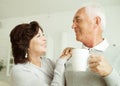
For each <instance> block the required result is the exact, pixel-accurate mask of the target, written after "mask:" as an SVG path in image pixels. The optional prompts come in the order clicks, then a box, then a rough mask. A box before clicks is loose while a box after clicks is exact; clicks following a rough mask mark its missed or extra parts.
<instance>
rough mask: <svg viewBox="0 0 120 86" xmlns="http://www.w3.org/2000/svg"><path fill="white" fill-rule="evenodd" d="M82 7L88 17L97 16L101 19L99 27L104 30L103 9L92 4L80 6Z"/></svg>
mask: <svg viewBox="0 0 120 86" xmlns="http://www.w3.org/2000/svg"><path fill="white" fill-rule="evenodd" d="M83 7H84V8H85V9H86V10H87V12H88V13H89V14H90V17H92V16H93V17H95V16H98V17H100V18H101V26H102V29H103V30H104V29H105V26H106V18H105V12H104V10H103V8H102V7H101V6H100V5H94V4H90V5H84V6H82V8H83Z"/></svg>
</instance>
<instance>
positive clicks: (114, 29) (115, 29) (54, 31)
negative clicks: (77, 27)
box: [0, 6, 120, 59]
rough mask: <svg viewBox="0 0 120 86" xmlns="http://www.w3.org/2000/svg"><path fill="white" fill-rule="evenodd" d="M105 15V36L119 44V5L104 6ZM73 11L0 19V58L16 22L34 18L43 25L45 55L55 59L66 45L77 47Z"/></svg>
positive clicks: (5, 56)
mask: <svg viewBox="0 0 120 86" xmlns="http://www.w3.org/2000/svg"><path fill="white" fill-rule="evenodd" d="M105 8H106V15H107V27H106V30H105V31H106V32H105V34H104V35H105V36H106V37H107V38H108V39H109V41H110V42H112V43H113V44H116V45H120V40H119V39H118V38H117V37H119V32H120V29H119V28H120V25H119V24H120V23H119V22H120V21H119V20H120V17H119V15H120V7H118V6H115V7H105ZM74 13H75V11H69V12H60V13H51V14H41V15H37V16H29V17H19V18H10V19H3V20H1V22H2V26H1V28H0V58H1V57H4V58H7V56H8V55H7V53H8V47H9V46H10V43H9V31H10V30H11V29H12V28H13V27H14V26H16V25H17V24H20V23H23V22H30V21H32V20H36V21H38V22H39V24H40V25H41V26H42V27H43V29H44V31H45V33H46V34H47V38H48V53H47V57H50V58H51V59H56V58H58V57H59V56H60V54H61V52H62V49H63V48H65V47H67V46H72V47H73V46H74V47H79V46H81V44H79V43H78V42H77V41H76V40H75V35H74V32H73V30H72V29H71V25H72V18H73V15H74Z"/></svg>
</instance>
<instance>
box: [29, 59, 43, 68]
mask: <svg viewBox="0 0 120 86" xmlns="http://www.w3.org/2000/svg"><path fill="white" fill-rule="evenodd" d="M29 61H30V62H31V63H32V64H34V65H36V66H39V67H41V59H40V57H29Z"/></svg>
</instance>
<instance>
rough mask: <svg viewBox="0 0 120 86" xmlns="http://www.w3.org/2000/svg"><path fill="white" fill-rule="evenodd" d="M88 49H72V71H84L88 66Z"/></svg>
mask: <svg viewBox="0 0 120 86" xmlns="http://www.w3.org/2000/svg"><path fill="white" fill-rule="evenodd" d="M88 57H89V50H87V49H80V48H75V49H73V50H72V57H71V62H72V70H73V71H86V70H87V66H88V64H87V63H88Z"/></svg>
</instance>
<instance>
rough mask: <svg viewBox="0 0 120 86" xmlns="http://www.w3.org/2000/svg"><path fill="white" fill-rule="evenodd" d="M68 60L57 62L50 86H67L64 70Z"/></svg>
mask: <svg viewBox="0 0 120 86" xmlns="http://www.w3.org/2000/svg"><path fill="white" fill-rule="evenodd" d="M66 61H67V60H66V59H63V58H60V59H58V61H57V62H56V66H55V69H54V77H53V80H52V82H51V85H50V86H65V78H64V70H65V63H66Z"/></svg>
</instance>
